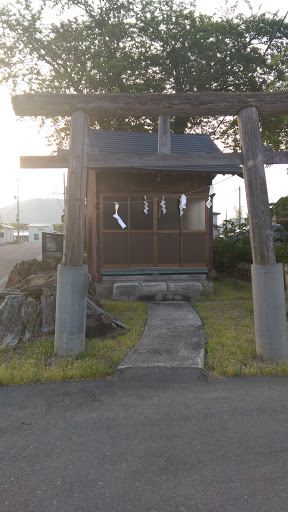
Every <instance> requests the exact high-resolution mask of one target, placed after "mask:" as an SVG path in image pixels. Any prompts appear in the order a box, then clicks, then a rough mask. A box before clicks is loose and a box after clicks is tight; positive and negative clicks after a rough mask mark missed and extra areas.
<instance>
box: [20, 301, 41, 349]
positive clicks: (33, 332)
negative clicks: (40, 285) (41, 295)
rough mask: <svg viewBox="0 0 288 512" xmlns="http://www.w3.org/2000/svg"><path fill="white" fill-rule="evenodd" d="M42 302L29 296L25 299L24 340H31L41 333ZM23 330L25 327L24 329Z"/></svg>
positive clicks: (23, 312) (23, 315) (23, 316)
mask: <svg viewBox="0 0 288 512" xmlns="http://www.w3.org/2000/svg"><path fill="white" fill-rule="evenodd" d="M40 310H41V305H40V303H39V302H38V301H37V300H35V299H32V298H31V297H29V298H28V299H26V300H25V302H24V305H23V311H22V319H23V325H24V329H25V330H24V334H23V338H22V339H23V341H27V340H30V339H31V338H34V337H35V336H37V335H39V334H40ZM22 330H23V329H22Z"/></svg>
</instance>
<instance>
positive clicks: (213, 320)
mask: <svg viewBox="0 0 288 512" xmlns="http://www.w3.org/2000/svg"><path fill="white" fill-rule="evenodd" d="M193 307H195V309H196V311H197V313H198V314H199V316H200V318H201V319H202V321H203V322H204V325H205V333H206V339H207V341H206V362H205V367H206V369H207V370H209V371H213V372H214V373H216V374H217V375H261V374H262V375H273V374H279V373H282V374H288V363H277V362H273V361H265V360H263V359H262V358H261V357H259V356H257V354H256V344H255V329H254V317H253V302H252V289H251V285H250V284H247V283H241V282H239V281H234V280H231V279H225V280H222V281H218V282H217V281H215V283H214V297H212V298H211V299H208V300H206V301H203V302H199V303H198V304H194V305H193Z"/></svg>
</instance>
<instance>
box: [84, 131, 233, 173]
mask: <svg viewBox="0 0 288 512" xmlns="http://www.w3.org/2000/svg"><path fill="white" fill-rule="evenodd" d="M89 145H90V148H94V149H97V150H98V151H99V153H104V154H125V153H126V154H127V153H130V154H131V153H132V154H138V153H139V154H140V153H144V154H155V153H158V134H157V133H138V132H125V131H112V130H89ZM213 152H214V153H220V152H221V151H220V149H219V148H218V146H216V144H215V142H213V141H212V139H211V137H210V136H209V135H206V134H203V135H191V134H176V133H171V153H213ZM149 169H151V167H149ZM163 169H164V168H163ZM165 170H169V169H167V167H165ZM173 170H175V169H173ZM179 170H181V169H180V168H179ZM185 170H190V171H209V172H214V173H215V172H216V173H220V174H239V173H241V172H242V168H241V166H239V165H209V166H207V165H201V166H199V165H198V166H191V167H189V168H187V167H185Z"/></svg>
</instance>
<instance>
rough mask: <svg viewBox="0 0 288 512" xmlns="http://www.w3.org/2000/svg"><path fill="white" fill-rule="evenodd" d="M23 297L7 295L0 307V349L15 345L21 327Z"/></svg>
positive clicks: (20, 295)
mask: <svg viewBox="0 0 288 512" xmlns="http://www.w3.org/2000/svg"><path fill="white" fill-rule="evenodd" d="M24 300H25V297H24V295H22V294H19V293H18V294H15V295H8V296H7V297H6V298H5V300H4V302H3V303H2V304H1V306H0V340H1V342H2V347H7V346H8V347H13V346H14V345H17V343H18V341H19V339H20V336H21V332H22V325H23V311H22V310H23V306H24Z"/></svg>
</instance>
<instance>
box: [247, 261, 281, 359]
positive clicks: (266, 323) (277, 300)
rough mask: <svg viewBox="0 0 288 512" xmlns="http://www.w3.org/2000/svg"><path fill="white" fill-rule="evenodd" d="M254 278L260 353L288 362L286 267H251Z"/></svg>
mask: <svg viewBox="0 0 288 512" xmlns="http://www.w3.org/2000/svg"><path fill="white" fill-rule="evenodd" d="M251 277H252V288H253V304H254V319H255V334H256V350H257V354H259V355H262V356H263V357H264V358H265V359H271V360H274V361H283V362H284V361H288V344H287V323H286V309H285V293H284V277H283V266H282V264H281V263H276V264H274V265H252V266H251Z"/></svg>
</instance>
